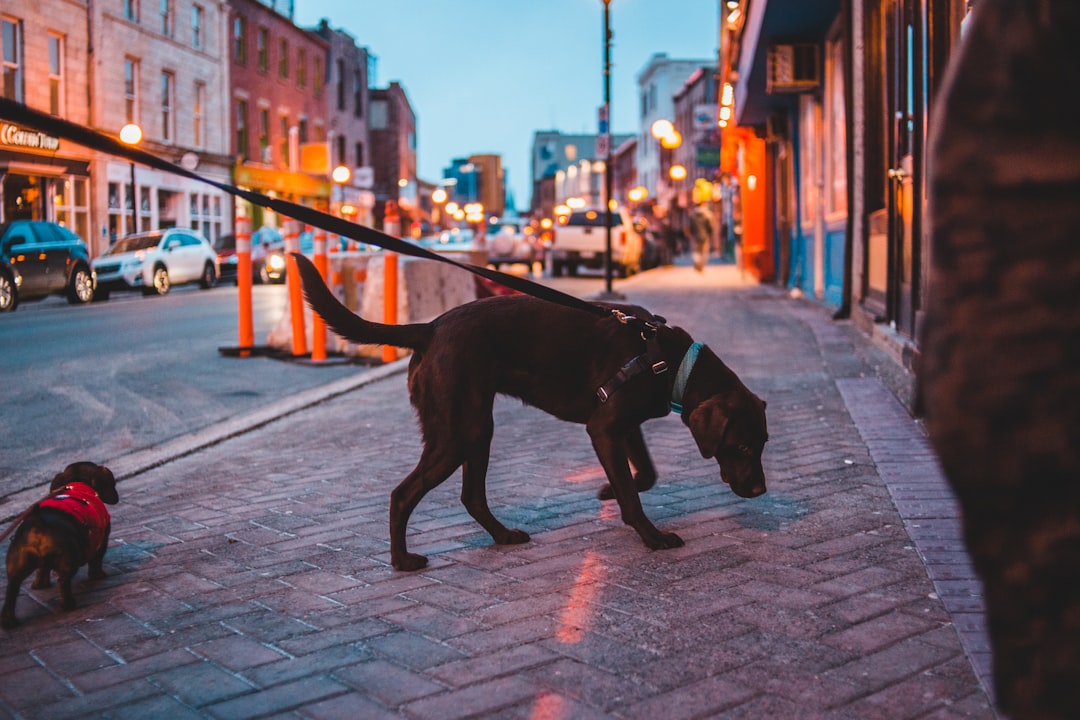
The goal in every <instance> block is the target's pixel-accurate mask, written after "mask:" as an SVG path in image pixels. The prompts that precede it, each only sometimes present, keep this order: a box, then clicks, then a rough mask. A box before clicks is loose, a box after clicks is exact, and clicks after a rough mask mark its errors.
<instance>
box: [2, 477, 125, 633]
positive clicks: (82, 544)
mask: <svg viewBox="0 0 1080 720" xmlns="http://www.w3.org/2000/svg"><path fill="white" fill-rule="evenodd" d="M49 489H50V492H49V495H48V497H46V498H45V499H44V500H41V501H40V502H37V503H34V504H33V505H32V506H31V507H30V508H29V509H28V510H27V511H26V512H25V513H23V515H22V516H21V517H20V518H19V522H20V524H19V526H18V528H17V529H16V530H15V535H14V537H12V538H11V545H10V547H8V552H7V577H8V580H7V592H6V594H5V595H4V607H3V609H2V610H0V627H3V628H11V627H14V626H15V625H16V624H17V623H18V621H17V620H16V619H15V598H16V597H17V596H18V594H19V586H20V585H21V584H22V582H23V580H25V579H26V578H27V577H29V576H30V575H31V574H33V573H34V572H35V571H37V577H36V578H35V579H34V584H33V585H32V587H34V588H35V589H40V588H47V587H49V586H50V585H51V582H50V577H49V575H50V573H51V572H52V571H56V576H57V583H58V585H59V592H60V607H61V608H63V609H64V610H71V609H73V608H74V607H75V597H74V596H73V595H72V594H71V579H72V577H74V575H75V573H76V572H77V571H78V570H79V568H80V567H82V566H83V565H86V564H88V563H89V568H88V573H89V576H90V579H91V580H99V579H101V578H103V577H105V571H104V570H103V569H102V562H103V561H104V559H105V550H106V549H107V548H108V546H109V531H110V530H111V529H112V524H111V519H110V517H109V511H108V510H106V508H105V505H104V503H108V504H110V505H115V504H116V503H117V502H119V499H120V498H119V496H118V495H117V493H116V478H114V477H113V474H112V471H110V470H109V468H107V467H105V466H104V465H98V464H96V463H92V462H76V463H71V464H70V465H68V466H67V467H66V468H64V470H63V472H60V473H57V474H56V476H55V477H54V478H53V480H52V483H51V484H50V488H49Z"/></svg>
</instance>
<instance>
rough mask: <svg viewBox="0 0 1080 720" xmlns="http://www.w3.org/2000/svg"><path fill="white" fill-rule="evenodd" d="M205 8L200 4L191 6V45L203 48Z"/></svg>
mask: <svg viewBox="0 0 1080 720" xmlns="http://www.w3.org/2000/svg"><path fill="white" fill-rule="evenodd" d="M204 41H205V38H203V9H202V7H200V6H199V5H192V6H191V47H193V48H195V49H196V50H202V49H203V42H204Z"/></svg>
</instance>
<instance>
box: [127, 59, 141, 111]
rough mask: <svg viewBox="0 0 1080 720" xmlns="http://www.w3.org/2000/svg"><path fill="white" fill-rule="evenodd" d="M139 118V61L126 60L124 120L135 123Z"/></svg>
mask: <svg viewBox="0 0 1080 720" xmlns="http://www.w3.org/2000/svg"><path fill="white" fill-rule="evenodd" d="M138 116H139V61H138V60H136V59H134V58H124V120H125V122H129V123H133V122H136V119H137V118H138Z"/></svg>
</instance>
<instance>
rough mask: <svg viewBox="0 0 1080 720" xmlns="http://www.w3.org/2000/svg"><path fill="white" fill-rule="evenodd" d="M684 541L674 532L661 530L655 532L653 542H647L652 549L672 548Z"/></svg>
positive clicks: (681, 544) (680, 545) (682, 543)
mask: <svg viewBox="0 0 1080 720" xmlns="http://www.w3.org/2000/svg"><path fill="white" fill-rule="evenodd" d="M685 544H686V543H684V542H683V539H682V538H681V537H679V536H678V535H676V534H675V533H670V532H662V533H657V536H656V538H655V539H654V541H653V542H650V543H648V545H649V547H650V548H652V549H653V550H670V549H672V548H677V547H682V546H683V545H685Z"/></svg>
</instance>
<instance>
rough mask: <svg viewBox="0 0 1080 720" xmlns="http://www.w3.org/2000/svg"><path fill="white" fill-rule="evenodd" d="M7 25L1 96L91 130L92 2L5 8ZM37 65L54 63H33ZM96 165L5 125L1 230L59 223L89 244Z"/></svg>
mask: <svg viewBox="0 0 1080 720" xmlns="http://www.w3.org/2000/svg"><path fill="white" fill-rule="evenodd" d="M73 10H75V11H74V12H73ZM0 22H2V26H3V33H2V35H0V45H2V47H0V50H2V52H3V58H4V72H5V76H6V77H10V78H11V84H10V86H8V85H7V84H5V85H4V86H3V88H2V89H0V92H4V94H5V96H6V97H8V98H9V99H12V100H18V101H21V102H25V103H26V104H27V105H29V106H30V107H32V108H35V109H37V110H43V111H46V112H49V113H52V114H53V115H57V116H59V117H62V118H65V119H67V120H71V121H72V122H76V123H79V124H81V125H86V124H89V121H90V105H89V101H88V98H87V94H86V86H87V70H88V55H87V53H88V47H89V45H88V40H89V36H88V28H87V23H86V2H85V0H82V1H80V2H68V1H66V0H41V2H37V3H33V4H31V3H25V4H16V5H15V6H14V7H12V6H9V5H7V4H5V6H4V12H3V15H2V17H0ZM30 58H47V59H48V62H47V63H46V62H28V59H30ZM93 158H94V156H93V153H91V152H90V151H89V150H88V149H86V148H84V147H80V146H78V145H74V144H72V143H69V142H67V141H63V140H58V139H57V138H51V137H43V136H41V135H39V134H38V133H37V132H36V131H30V130H29V129H28V128H23V127H21V126H18V125H14V124H13V123H8V122H4V121H0V200H2V201H0V222H7V221H10V220H15V219H19V218H29V219H34V220H52V221H56V222H60V223H62V224H64V225H66V226H67V227H69V228H71V229H72V230H74V231H75V232H76V233H78V235H79V236H80V237H83V238H87V237H89V236H90V234H91V227H92V226H91V215H90V210H91V208H90V165H91V162H92V161H93Z"/></svg>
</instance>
